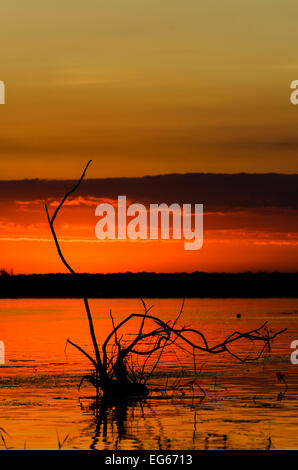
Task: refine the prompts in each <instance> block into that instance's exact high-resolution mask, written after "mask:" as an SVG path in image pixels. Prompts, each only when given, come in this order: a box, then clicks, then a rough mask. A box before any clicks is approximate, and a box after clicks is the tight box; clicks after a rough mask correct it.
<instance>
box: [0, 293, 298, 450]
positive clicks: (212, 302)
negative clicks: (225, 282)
mask: <svg viewBox="0 0 298 470" xmlns="http://www.w3.org/2000/svg"><path fill="white" fill-rule="evenodd" d="M147 303H148V306H149V305H151V304H154V308H153V309H152V311H151V312H150V313H152V314H153V315H157V316H159V317H160V318H161V319H163V320H169V319H174V318H175V317H176V316H177V313H178V312H179V309H180V305H181V302H180V301H179V300H175V299H163V300H158V299H153V300H151V301H149V300H148V301H147ZM90 305H91V308H92V311H93V315H94V323H95V328H96V334H97V339H98V342H99V344H102V342H103V340H104V338H105V337H106V335H107V333H108V332H109V331H110V330H111V320H110V318H109V309H110V308H111V309H112V312H113V316H114V319H115V322H116V323H118V322H119V321H120V320H121V319H123V318H124V317H125V316H127V315H128V314H130V313H132V312H136V313H141V312H142V304H141V303H140V301H138V300H137V299H125V300H124V299H101V300H91V301H90ZM0 309H1V310H0V340H2V341H4V343H5V347H6V358H5V364H4V366H2V367H1V379H0V381H1V397H0V410H1V422H0V425H1V427H3V428H4V429H5V430H6V431H7V432H8V433H9V437H7V438H6V440H7V445H10V446H12V447H14V448H23V446H24V442H25V441H26V447H27V448H30V449H33V448H34V449H43V448H45V449H53V448H57V437H56V431H58V434H59V437H60V440H61V439H63V437H65V436H66V435H67V434H69V435H70V437H69V439H68V440H67V442H66V443H65V448H82V449H86V448H97V449H102V448H107V449H114V448H116V447H117V448H126V449H134V448H144V449H158V448H162V449H166V448H167V449H205V448H210V449H214V448H215V449H223V448H226V449H232V448H235V449H243V448H245V449H265V448H267V447H270V448H275V449H287V448H298V440H297V437H296V436H297V435H298V432H297V431H298V425H297V419H296V416H297V391H298V383H297V372H296V370H297V369H296V368H297V367H298V366H295V365H293V364H291V363H290V353H291V350H290V343H291V342H292V341H293V340H294V339H298V301H297V299H224V300H223V299H191V300H187V301H186V303H185V307H184V312H183V316H182V318H181V320H180V324H182V325H185V324H187V325H190V324H191V325H192V326H194V327H195V328H198V329H200V330H201V331H202V332H203V333H204V334H205V336H206V338H207V339H208V340H209V341H210V344H214V343H215V342H219V341H221V340H223V339H224V338H225V337H226V336H228V335H229V334H230V333H231V332H232V331H234V330H236V329H238V330H240V331H248V330H250V329H252V328H255V327H257V326H260V325H261V324H262V323H263V322H264V321H266V320H268V321H269V322H270V325H271V328H272V329H274V330H279V329H282V328H284V327H287V328H288V331H287V332H286V333H285V334H283V335H281V336H280V337H278V339H276V341H275V342H274V344H273V352H272V354H271V355H270V356H268V355H267V356H266V357H264V358H263V359H262V360H260V361H259V362H257V363H252V364H239V363H237V361H236V360H234V359H233V358H231V357H230V356H227V355H220V356H210V355H206V354H205V355H204V354H200V355H198V356H197V360H196V362H197V373H198V378H197V380H198V383H199V384H200V386H201V387H202V388H203V389H204V390H205V392H206V398H205V399H204V400H203V401H202V400H201V398H200V397H201V395H202V393H201V391H200V389H199V388H198V387H197V386H196V384H194V383H192V382H193V380H194V372H193V358H192V351H189V353H187V352H185V351H182V350H181V349H175V348H170V349H169V351H168V352H167V353H166V354H165V356H164V358H163V360H162V361H161V363H160V364H159V366H158V368H157V369H156V371H155V373H154V375H153V377H152V381H151V388H152V392H151V395H150V397H149V398H148V399H147V400H145V402H143V403H130V404H127V405H124V404H118V405H115V404H113V405H112V406H110V405H106V404H102V405H101V406H100V407H97V408H96V409H94V407H93V399H92V398H90V397H92V396H93V395H94V389H92V387H90V386H88V385H84V386H83V387H82V389H81V390H80V391H78V388H77V385H78V383H79V382H80V378H81V377H82V375H84V374H85V373H87V372H88V371H89V370H90V364H89V363H88V361H87V359H86V358H85V357H84V356H82V355H81V354H80V353H79V352H78V351H77V350H75V349H73V348H72V347H71V346H70V345H69V346H68V347H67V349H66V352H65V351H64V349H65V342H66V339H67V338H70V339H71V340H72V341H74V342H75V343H77V344H79V345H80V346H82V347H83V348H84V349H86V350H87V351H88V352H89V353H91V354H92V353H93V351H92V344H91V342H90V337H89V331H88V323H87V320H86V316H85V312H84V308H83V303H82V301H80V300H72V299H51V300H48V299H43V300H35V299H34V300H1V301H0ZM239 313H241V318H240V319H239V318H237V314H239ZM138 325H139V320H135V321H133V323H132V325H131V327H130V328H129V331H128V330H126V334H127V333H131V332H133V330H134V329H135V331H136V330H137V327H138ZM247 351H250V352H251V354H254V353H255V352H256V350H251V345H250V344H247V342H246V341H244V342H241V344H239V347H238V348H237V353H238V354H240V355H244V354H246V353H247ZM242 357H243V356H242ZM149 366H150V364H149ZM277 372H282V373H283V374H285V377H286V382H287V385H288V390H287V392H286V393H284V392H285V386H284V384H282V383H279V382H278V380H277V376H276V373H277ZM178 382H179V384H178Z"/></svg>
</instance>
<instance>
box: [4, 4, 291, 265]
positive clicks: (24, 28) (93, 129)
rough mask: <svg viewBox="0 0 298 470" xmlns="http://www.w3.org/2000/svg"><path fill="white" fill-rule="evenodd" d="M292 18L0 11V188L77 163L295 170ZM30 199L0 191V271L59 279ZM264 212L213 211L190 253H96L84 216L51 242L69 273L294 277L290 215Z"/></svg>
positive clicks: (104, 169)
mask: <svg viewBox="0 0 298 470" xmlns="http://www.w3.org/2000/svg"><path fill="white" fill-rule="evenodd" d="M297 14H298V5H297V4H296V3H295V2H292V1H291V0H276V1H274V2H270V5H269V3H268V2H267V1H265V0H262V1H260V0H251V1H250V2H239V1H238V0H222V1H221V2H218V1H215V0H214V1H213V0H210V1H208V2H198V1H197V0H189V1H188V2H180V1H178V0H164V1H163V2H160V1H157V0H152V1H150V2H140V1H139V0H127V1H126V2H123V1H121V0H112V1H110V2H102V1H98V0H87V1H85V2H84V3H82V2H80V1H79V0H72V1H70V0H60V1H59V2H58V1H52V2H42V3H38V2H36V1H34V0H30V1H28V2H26V3H24V2H23V3H22V2H16V1H14V0H12V1H10V2H8V3H7V4H6V5H5V7H3V11H2V13H1V17H0V39H1V41H0V58H1V62H0V65H1V68H0V80H3V81H4V82H5V87H6V104H5V105H1V106H0V180H1V181H10V180H22V179H23V178H47V179H49V180H53V179H59V180H61V179H66V178H77V177H78V176H79V175H80V172H81V169H82V166H83V165H84V163H85V162H86V161H87V160H88V159H89V158H92V159H93V161H94V162H93V164H92V166H91V167H90V168H89V170H88V178H106V177H110V178H114V177H132V176H136V177H142V176H143V175H158V174H161V175H162V174H169V173H190V172H191V173H192V172H203V173H206V172H211V173H228V174H230V173H239V172H248V173H268V172H276V173H287V174H296V173H298V159H297V150H298V140H297V126H298V107H296V106H294V105H292V104H291V102H290V93H291V90H290V83H291V82H292V81H293V80H295V79H298V65H297V61H296V59H295V58H296V57H297V39H298V38H297V36H298V33H297V21H296V18H297ZM1 181H0V184H1ZM157 189H159V188H158V185H157ZM271 189H272V188H271ZM249 191H250V190H248V192H249ZM214 192H215V193H216V187H214ZM237 194H238V193H237V191H236V193H235V199H237V197H238V196H237ZM283 194H284V187H283V188H281V190H280V197H281V199H282V197H283ZM60 195H61V191H60V192H59V191H58V192H57V198H58V197H59V196H60ZM137 195H138V193H136V197H137ZM31 196H32V195H31ZM31 196H30V197H31ZM46 197H50V195H49V196H47V195H46V194H43V196H42V197H41V198H40V199H39V196H38V194H37V195H36V198H35V199H34V197H33V196H32V197H31V199H30V200H29V202H28V201H27V198H26V194H21V199H20V200H19V199H18V198H19V196H18V197H16V196H14V195H13V194H9V196H7V197H5V195H3V193H1V196H0V209H1V212H0V227H1V236H0V251H1V258H0V265H2V266H3V268H5V269H14V270H15V271H16V272H48V271H61V270H63V267H62V266H61V264H60V261H59V259H58V257H57V256H56V255H55V253H54V247H53V245H52V243H51V242H50V241H49V235H50V234H49V231H48V228H47V226H46V221H45V218H44V213H43V209H42V201H43V200H44V199H45V198H46ZM103 197H106V195H103ZM156 197H157V196H156ZM197 197H198V199H199V200H197V201H196V202H198V203H200V202H201V201H200V192H199V191H198V193H197ZM210 197H211V193H210ZM257 197H258V196H257V195H256V200H257ZM263 197H264V195H263ZM270 197H271V196H270ZM157 199H158V197H157ZM215 199H216V198H215ZM221 199H222V195H219V196H218V203H220V200H221ZM265 199H266V198H264V201H265ZM26 202H28V204H26ZM147 202H148V200H147ZM149 202H150V201H149ZM159 202H163V200H162V199H161V200H160V201H159ZM177 202H179V201H177ZM185 202H190V201H185ZM192 202H194V201H192ZM209 202H210V200H209V199H208V198H207V199H206V200H204V204H205V206H206V207H205V210H206V212H208V213H209V212H210V207H209V206H208V204H209ZM264 204H265V206H266V208H267V209H268V207H267V206H268V204H267V203H266V201H265V202H264ZM275 204H276V205H275V206H274V208H273V210H272V211H271V213H270V214H268V213H267V212H266V211H265V213H264V211H262V210H261V207H255V206H254V205H253V206H251V205H249V206H245V205H243V207H241V208H237V207H235V205H234V204H232V206H231V207H229V205H228V204H227V206H226V207H224V209H223V213H222V210H221V209H218V210H217V208H216V207H215V206H214V204H213V208H212V210H211V212H212V215H209V216H208V215H206V216H205V218H204V222H205V227H206V230H205V233H204V246H203V249H202V250H199V251H198V252H185V251H184V250H183V248H181V247H179V246H177V245H179V244H178V243H177V242H173V241H171V242H167V243H165V242H163V243H157V242H150V243H149V242H148V243H144V242H137V243H136V242H125V245H124V244H123V242H121V243H116V242H108V243H105V244H103V243H101V242H99V241H98V240H96V239H95V237H94V226H95V222H96V221H95V220H94V209H95V204H93V203H91V205H90V204H89V205H86V204H81V205H80V207H79V208H78V207H73V208H72V211H71V212H69V211H70V208H69V209H67V210H66V214H63V216H62V219H63V217H64V218H66V220H67V223H65V224H63V223H62V222H61V224H60V221H59V223H58V229H59V234H60V235H61V237H66V238H68V239H69V240H71V241H66V242H65V250H66V252H67V254H68V255H69V257H70V259H71V260H73V262H74V263H75V264H76V266H77V267H78V269H79V270H81V271H92V272H94V271H101V272H102V271H103V272H111V271H126V270H131V271H138V270H147V271H148V270H149V271H151V270H156V271H175V270H177V271H184V270H185V271H192V270H207V271H215V270H219V271H238V270H240V271H243V270H248V269H251V270H296V265H295V260H296V259H298V257H297V244H296V243H297V242H296V240H297V233H298V231H297V227H296V222H295V220H296V219H297V217H296V216H297V213H296V210H297V207H292V206H291V205H289V204H288V202H287V203H286V204H285V205H283V204H281V205H280V204H279V203H278V202H277V201H275ZM267 209H266V210H267ZM284 209H285V211H286V212H285V211H284ZM78 214H80V215H79V217H78ZM62 219H61V220H62ZM223 220H224V224H222V221H223ZM28 239H29V240H28ZM74 240H79V242H78V241H74Z"/></svg>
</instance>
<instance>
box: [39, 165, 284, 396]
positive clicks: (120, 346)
mask: <svg viewBox="0 0 298 470" xmlns="http://www.w3.org/2000/svg"><path fill="white" fill-rule="evenodd" d="M90 163H91V160H90V161H89V162H88V163H87V165H86V167H85V169H84V171H83V173H82V176H81V178H80V179H79V180H78V182H77V183H76V184H75V186H74V187H73V188H72V189H70V190H69V191H68V192H67V193H66V194H65V195H64V197H63V198H62V200H61V202H60V203H59V204H58V206H57V208H56V209H55V211H54V214H53V215H52V216H50V214H49V210H48V207H47V204H45V210H46V213H47V218H48V222H49V226H50V229H51V232H52V236H53V239H54V242H55V245H56V248H57V251H58V254H59V256H60V259H61V261H62V262H63V264H64V265H65V266H66V268H67V270H68V271H69V272H70V273H71V274H72V275H73V276H76V275H77V273H76V271H75V270H74V269H73V268H72V267H71V266H70V264H69V263H68V262H67V261H66V259H65V257H64V255H63V253H62V251H61V248H60V244H59V241H58V238H57V235H56V232H55V228H54V222H55V219H56V217H57V215H58V213H59V211H60V209H61V208H62V206H63V204H64V203H65V201H66V200H67V198H68V197H69V196H70V195H71V194H72V193H74V192H75V191H76V189H77V188H78V187H79V186H80V184H81V182H82V181H83V179H84V176H85V174H86V171H87V169H88V167H89V165H90ZM83 301H84V306H85V310H86V314H87V319H88V323H89V330H90V335H91V339H92V344H93V348H94V356H91V355H90V354H89V353H87V352H86V351H85V350H84V349H83V348H82V347H80V346H78V345H77V344H75V343H74V342H73V341H71V340H70V339H68V340H67V343H69V344H71V345H72V346H74V347H75V348H76V349H78V350H79V351H80V352H81V353H82V354H84V355H85V356H86V357H87V358H88V360H89V361H90V362H91V364H92V366H93V368H94V373H93V374H92V375H91V374H90V375H86V376H84V377H83V378H82V381H81V383H82V382H83V380H85V379H86V380H88V381H89V382H90V383H91V384H92V385H94V386H95V388H96V390H97V393H98V391H99V390H101V391H102V392H103V394H104V396H107V397H121V396H146V395H148V393H149V390H148V388H147V386H146V383H147V382H148V380H149V378H150V377H151V375H152V373H153V371H154V370H155V368H156V367H157V365H158V363H159V361H160V359H161V356H162V354H163V352H164V350H165V348H166V347H168V346H170V345H174V344H175V343H176V345H178V343H180V346H179V347H182V346H181V345H182V344H183V345H184V346H186V347H188V348H190V350H191V352H192V354H193V360H194V367H195V360H196V352H198V351H201V352H205V353H210V354H220V353H228V354H230V355H231V356H233V357H234V358H236V359H237V360H239V361H240V362H247V361H248V360H257V359H259V358H260V357H261V355H262V354H263V352H264V351H265V350H268V351H270V348H271V341H272V340H273V339H274V338H275V337H276V336H277V335H279V334H281V333H282V332H284V331H285V329H284V330H281V331H278V332H276V333H272V334H270V332H269V330H268V328H267V322H266V323H264V324H263V325H262V326H260V327H259V328H256V329H254V330H251V331H248V332H245V333H241V332H239V331H235V332H233V333H232V334H230V335H229V336H228V337H227V338H226V339H225V340H224V341H222V342H220V343H218V344H216V345H213V346H210V345H209V344H208V341H207V339H206V337H205V335H204V334H203V333H202V332H200V331H198V330H196V329H194V328H189V327H185V326H183V327H180V328H178V326H176V325H177V322H178V320H179V319H180V316H181V314H182V310H183V303H184V302H183V303H182V307H181V310H180V312H179V314H178V316H177V318H176V319H175V320H174V321H172V322H171V321H167V322H164V321H162V320H161V319H160V318H158V317H156V316H153V315H151V314H149V311H150V308H147V306H146V304H145V302H144V300H143V299H141V301H142V303H143V307H144V313H143V314H138V313H132V314H131V315H129V316H127V317H126V318H125V319H124V320H122V321H121V322H120V323H119V324H118V325H115V323H114V319H113V316H112V313H111V312H110V316H111V320H112V324H113V329H112V331H111V332H110V333H109V334H108V336H107V338H106V340H105V341H104V343H103V345H102V347H101V350H100V348H99V345H98V343H97V340H96V335H95V330H94V325H93V319H92V314H91V310H90V307H89V302H88V298H87V297H86V296H85V295H83ZM135 319H139V320H140V327H139V330H138V333H136V335H135V336H134V338H133V340H132V341H130V342H129V343H128V342H127V341H126V342H124V341H123V338H122V337H120V338H119V332H120V329H121V328H122V327H123V326H124V325H127V324H128V323H129V322H130V321H131V320H135ZM149 322H150V325H152V327H151V329H150V328H149V331H148V330H146V329H145V325H146V326H147V325H148V324H149ZM243 338H245V339H247V340H249V341H251V342H259V343H260V344H261V348H260V351H259V353H258V354H257V356H256V357H255V358H248V357H246V358H244V359H243V358H241V357H239V356H238V355H236V354H235V353H234V352H232V351H231V349H230V345H232V344H233V343H235V342H236V341H238V340H240V339H243ZM145 342H146V345H145V347H144V343H145ZM148 344H149V347H147V346H148ZM153 353H157V360H156V361H155V363H154V365H153V367H152V368H151V371H150V373H147V374H145V366H146V364H147V361H148V359H149V358H150V357H151V356H152V354H153ZM131 356H135V357H137V356H142V357H144V358H145V359H144V361H143V365H142V370H141V374H140V375H139V376H137V375H136V373H135V371H134V370H133V368H132V369H131V370H129V365H128V358H129V357H131Z"/></svg>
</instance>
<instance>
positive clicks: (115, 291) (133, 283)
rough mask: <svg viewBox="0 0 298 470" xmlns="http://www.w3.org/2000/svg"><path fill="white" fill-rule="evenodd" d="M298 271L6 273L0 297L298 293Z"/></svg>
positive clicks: (0, 278)
mask: <svg viewBox="0 0 298 470" xmlns="http://www.w3.org/2000/svg"><path fill="white" fill-rule="evenodd" d="M297 286H298V272H297V273H280V272H276V273H251V272H246V273H237V274H233V273H203V272H194V273H114V274H78V275H77V276H72V275H71V274H59V273H58V274H30V275H25V274H18V275H9V274H6V273H5V274H2V275H1V276H0V298H2V299H25V298H26V299H28V298H37V299H41V298H42V299H45V298H73V299H75V298H81V297H82V296H84V295H85V296H87V297H89V298H94V299H96V298H136V297H144V298H183V297H186V298H280V297H284V298H285V297H290V298H296V297H298V288H297Z"/></svg>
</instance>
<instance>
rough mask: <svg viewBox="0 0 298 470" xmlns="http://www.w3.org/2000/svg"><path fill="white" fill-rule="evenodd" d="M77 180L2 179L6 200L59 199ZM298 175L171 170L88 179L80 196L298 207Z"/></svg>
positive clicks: (223, 206) (0, 196)
mask: <svg viewBox="0 0 298 470" xmlns="http://www.w3.org/2000/svg"><path fill="white" fill-rule="evenodd" d="M74 183H75V181H74V180H39V179H34V180H21V181H12V180H10V181H0V201H2V202H4V201H12V200H18V201H20V200H23V201H32V200H46V199H47V198H59V197H61V196H62V195H63V194H64V193H65V191H66V190H68V189H69V188H71V186H72V185H73V184H74ZM297 188H298V175H295V174H294V175H286V174H276V173H268V174H246V173H243V174H202V173H190V174H169V175H157V176H144V177H142V178H105V179H87V180H85V181H84V182H83V183H82V185H81V187H80V189H79V190H78V191H77V193H76V195H80V196H83V197H96V198H111V199H113V198H117V196H118V195H126V196H127V197H128V198H129V200H132V201H134V202H135V201H136V202H143V203H154V202H157V203H161V202H165V203H172V202H178V203H203V204H205V211H208V210H210V211H217V210H229V211H230V210H241V209H248V208H251V209H254V208H263V207H278V208H281V209H294V210H297V209H298V191H297Z"/></svg>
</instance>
